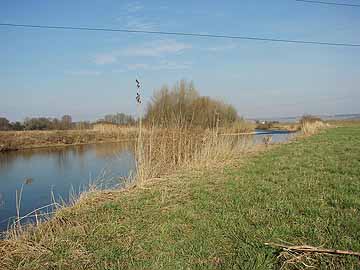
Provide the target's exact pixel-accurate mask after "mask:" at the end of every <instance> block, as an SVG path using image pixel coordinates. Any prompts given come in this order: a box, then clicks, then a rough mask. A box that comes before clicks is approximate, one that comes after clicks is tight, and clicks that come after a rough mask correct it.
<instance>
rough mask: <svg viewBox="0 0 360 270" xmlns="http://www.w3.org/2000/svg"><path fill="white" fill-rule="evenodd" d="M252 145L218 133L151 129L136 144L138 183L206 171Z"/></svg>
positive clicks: (242, 139) (243, 140) (241, 138)
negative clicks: (176, 173)
mask: <svg viewBox="0 0 360 270" xmlns="http://www.w3.org/2000/svg"><path fill="white" fill-rule="evenodd" d="M251 145H252V139H251V137H249V136H247V137H240V138H239V137H237V136H219V133H218V131H217V130H216V129H215V130H211V129H206V130H204V129H181V128H178V129H177V128H174V129H163V130H156V129H151V130H150V131H149V135H148V137H146V138H145V139H144V140H142V141H138V144H137V149H136V151H135V152H136V160H137V177H136V180H137V182H138V183H139V182H140V183H141V182H143V181H145V180H147V179H152V178H158V177H161V176H162V175H165V174H167V173H169V172H173V171H174V170H176V169H184V168H186V169H194V168H206V167H207V166H212V165H214V164H216V163H219V162H224V161H225V160H228V159H231V157H233V156H234V155H236V154H237V155H238V154H239V153H240V152H241V151H244V150H245V149H248V148H249V147H250V146H251Z"/></svg>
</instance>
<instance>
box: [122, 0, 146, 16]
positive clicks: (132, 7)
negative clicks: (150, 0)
mask: <svg viewBox="0 0 360 270" xmlns="http://www.w3.org/2000/svg"><path fill="white" fill-rule="evenodd" d="M144 8H145V6H144V5H143V4H141V3H140V2H137V1H136V2H133V3H130V4H128V5H127V6H126V10H127V11H128V12H129V13H132V12H138V11H140V10H142V9H144Z"/></svg>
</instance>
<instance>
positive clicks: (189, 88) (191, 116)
mask: <svg viewBox="0 0 360 270" xmlns="http://www.w3.org/2000/svg"><path fill="white" fill-rule="evenodd" d="M144 118H145V122H146V123H147V124H149V125H151V126H157V127H159V126H160V127H168V128H172V127H180V128H183V127H202V128H214V127H216V126H219V125H220V126H226V125H229V124H232V123H234V122H235V121H236V120H238V119H239V117H238V114H237V111H236V109H235V108H234V107H233V106H231V105H228V104H225V103H224V102H222V101H218V100H214V99H212V98H210V97H203V96H200V95H199V93H198V92H197V91H196V89H195V87H194V84H193V83H192V82H190V83H188V82H186V81H184V80H182V81H180V82H178V83H177V84H175V85H174V87H173V88H172V89H169V87H167V86H163V87H162V88H161V90H160V91H157V92H155V94H154V96H153V98H152V102H150V104H148V106H147V109H146V113H145V117H144Z"/></svg>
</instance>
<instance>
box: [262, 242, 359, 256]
mask: <svg viewBox="0 0 360 270" xmlns="http://www.w3.org/2000/svg"><path fill="white" fill-rule="evenodd" d="M265 245H267V246H272V247H277V248H282V249H283V250H286V251H298V252H299V251H300V252H314V253H327V254H337V255H352V256H358V257H360V252H355V251H351V250H338V249H327V248H318V247H313V246H308V245H303V246H288V245H283V244H276V243H265Z"/></svg>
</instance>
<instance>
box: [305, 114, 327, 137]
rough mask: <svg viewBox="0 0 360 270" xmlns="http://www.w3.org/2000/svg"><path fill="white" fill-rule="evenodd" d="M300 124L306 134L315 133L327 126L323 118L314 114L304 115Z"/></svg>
mask: <svg viewBox="0 0 360 270" xmlns="http://www.w3.org/2000/svg"><path fill="white" fill-rule="evenodd" d="M300 126H301V131H302V133H303V134H304V135H313V134H315V133H317V132H318V131H320V130H322V129H324V128H326V127H327V125H326V124H325V123H324V122H323V121H322V119H321V118H319V117H316V116H312V115H304V116H303V117H302V118H301V119H300Z"/></svg>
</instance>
